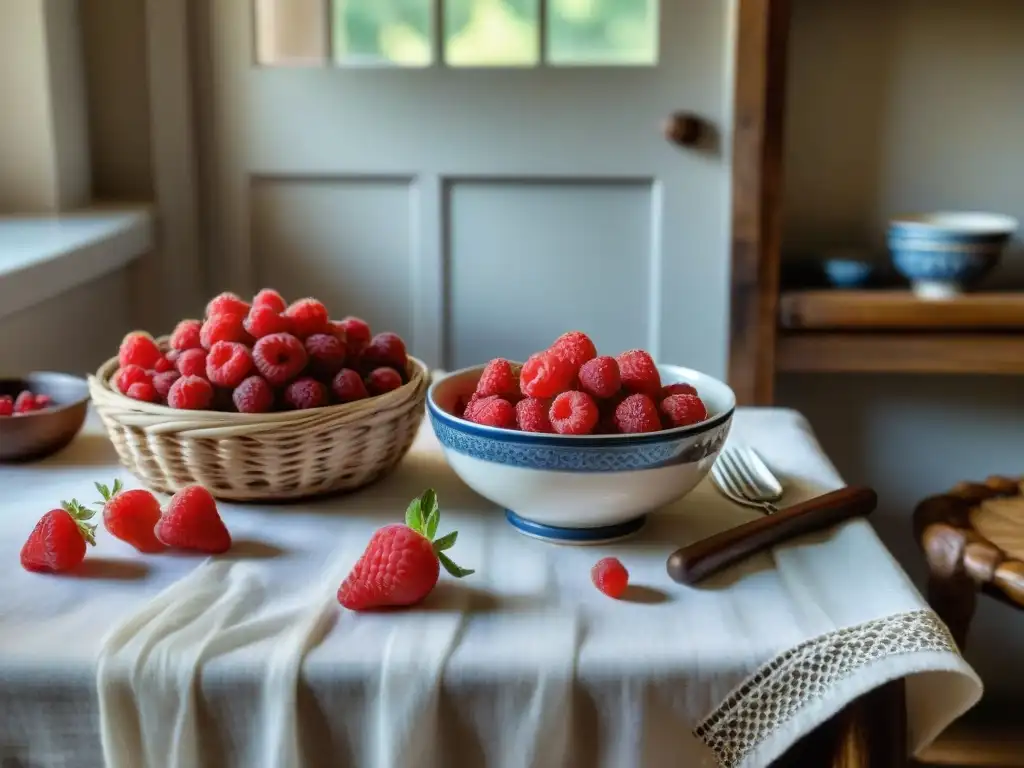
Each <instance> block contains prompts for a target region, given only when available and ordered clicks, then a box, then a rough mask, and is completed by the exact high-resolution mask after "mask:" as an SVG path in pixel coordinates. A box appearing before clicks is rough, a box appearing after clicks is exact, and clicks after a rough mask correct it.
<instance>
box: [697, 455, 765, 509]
mask: <svg viewBox="0 0 1024 768" xmlns="http://www.w3.org/2000/svg"><path fill="white" fill-rule="evenodd" d="M711 478H712V479H713V480H714V481H715V485H716V486H717V487H718V490H719V491H721V492H722V493H723V494H724V495H725V496H726V497H728V498H729V499H731V500H732V501H734V502H736V503H737V504H743V505H745V506H748V507H756V508H758V509H761V510H762V511H763V512H764V513H765V514H768V515H774V514H775V513H776V512H778V511H779V508H778V507H777V506H775V502H776V501H778V500H779V499H781V498H782V484H781V483H780V482H779V481H778V479H777V478H776V477H775V475H773V474H772V471H771V470H770V469H768V466H767V465H766V464H765V463H764V461H763V460H762V459H761V457H760V456H758V454H757V451H755V450H754V449H753V448H750V447H749V446H745V445H726V446H725V449H724V450H723V451H722V453H721V454H720V455H719V456H718V458H717V459H716V460H715V463H714V464H713V465H712V466H711Z"/></svg>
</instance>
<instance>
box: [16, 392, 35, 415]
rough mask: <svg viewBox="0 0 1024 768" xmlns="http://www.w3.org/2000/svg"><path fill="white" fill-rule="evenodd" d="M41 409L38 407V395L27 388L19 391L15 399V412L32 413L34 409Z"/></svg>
mask: <svg viewBox="0 0 1024 768" xmlns="http://www.w3.org/2000/svg"><path fill="white" fill-rule="evenodd" d="M37 410H39V409H38V408H37V407H36V396H35V395H33V394H32V393H31V392H29V391H28V390H27V389H26V390H23V391H22V392H20V393H18V396H17V397H16V398H15V400H14V412H15V413H32V411H37Z"/></svg>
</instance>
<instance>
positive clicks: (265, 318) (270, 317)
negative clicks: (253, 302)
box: [242, 305, 292, 339]
mask: <svg viewBox="0 0 1024 768" xmlns="http://www.w3.org/2000/svg"><path fill="white" fill-rule="evenodd" d="M242 327H243V328H244V329H245V332H246V333H248V334H249V335H250V336H252V337H253V338H254V339H262V338H263V337H264V336H269V335H270V334H272V333H288V332H289V331H290V330H291V328H292V321H291V320H289V319H288V318H287V317H285V316H284V315H282V314H281V313H280V312H278V311H277V310H276V309H273V308H272V307H268V306H265V305H262V306H254V307H253V308H252V309H251V310H249V314H248V315H246V316H245V320H243V321H242Z"/></svg>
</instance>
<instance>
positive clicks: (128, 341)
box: [117, 331, 164, 370]
mask: <svg viewBox="0 0 1024 768" xmlns="http://www.w3.org/2000/svg"><path fill="white" fill-rule="evenodd" d="M163 356H164V353H163V352H161V351H160V347H158V346H157V345H156V342H155V341H153V337H152V336H150V335H149V334H148V333H143V332H142V331H133V332H132V333H129V334H128V335H127V336H125V337H124V339H123V340H122V341H121V348H120V349H119V350H118V353H117V362H118V365H120V366H121V367H122V368H124V367H125V366H126V365H137V366H139V367H140V368H145V369H146V370H149V369H151V368H152V367H153V366H154V365H156V361H157V360H159V359H160V358H161V357H163Z"/></svg>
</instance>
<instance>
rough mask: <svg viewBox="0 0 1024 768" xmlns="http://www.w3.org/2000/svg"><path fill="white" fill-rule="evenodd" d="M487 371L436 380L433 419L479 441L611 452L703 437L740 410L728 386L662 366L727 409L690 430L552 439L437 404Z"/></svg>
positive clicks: (473, 369) (672, 379) (671, 377)
mask: <svg viewBox="0 0 1024 768" xmlns="http://www.w3.org/2000/svg"><path fill="white" fill-rule="evenodd" d="M512 362H513V364H514V365H518V363H515V362H514V361H512ZM484 367H485V366H484V365H474V366H470V367H469V368H462V369H460V370H457V371H452V372H451V373H446V374H443V375H441V376H438V377H437V378H435V379H434V381H433V383H432V384H431V385H430V388H429V389H428V390H427V410H428V411H429V412H430V416H431V418H434V419H437V420H438V421H440V422H441V423H443V424H447V425H448V426H449V427H452V428H454V429H457V430H458V431H460V432H464V433H466V434H470V435H474V436H476V437H482V438H489V439H491V440H499V441H501V442H505V443H520V444H523V445H536V446H553V447H555V446H557V447H564V448H570V447H571V448H598V447H607V448H611V447H613V446H627V445H629V446H634V445H645V444H649V443H662V442H669V441H673V440H679V439H681V438H686V437H692V436H695V435H700V434H703V433H705V432H708V431H709V430H712V429H714V428H715V427H718V426H720V425H721V424H724V423H725V422H727V421H729V419H731V418H732V415H733V412H734V411H735V410H736V395H735V393H734V392H733V391H732V389H731V388H730V387H729V385H728V384H726V383H725V382H723V381H719V380H718V379H716V378H714V377H713V376H709V375H708V374H706V373H701V372H700V371H696V370H693V369H692V368H684V367H682V366H678V365H662V364H659V365H658V370H659V372H660V373H661V374H662V379H663V381H665V383H668V384H673V383H677V382H686V383H689V384H693V385H694V386H695V387H696V388H697V391H698V392H699V393H701V392H702V390H703V391H707V390H708V389H713V390H717V394H718V395H720V396H723V397H724V399H725V400H726V407H724V408H720V409H718V410H717V412H716V413H715V414H714V415H713V416H711V418H709V419H707V420H706V421H702V422H700V423H698V424H691V425H690V426H687V427H676V428H674V429H664V430H661V431H660V432H648V433H645V434H639V435H552V434H541V433H537V432H520V431H519V430H516V429H502V428H500V427H488V426H485V425H483V424H474V423H473V422H471V421H466V420H465V419H461V418H459V417H458V416H454V415H452V414H451V413H449V412H448V411H446V410H444V409H443V408H441V407H440V406H439V405H437V403H436V402H435V400H434V396H435V394H436V393H437V390H438V388H439V387H441V386H442V385H444V383H445V382H448V381H451V380H452V379H455V378H459V377H462V376H466V377H469V375H470V374H471V373H476V374H478V375H477V378H479V374H480V373H483V370H484ZM467 394H468V393H467Z"/></svg>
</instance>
